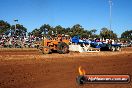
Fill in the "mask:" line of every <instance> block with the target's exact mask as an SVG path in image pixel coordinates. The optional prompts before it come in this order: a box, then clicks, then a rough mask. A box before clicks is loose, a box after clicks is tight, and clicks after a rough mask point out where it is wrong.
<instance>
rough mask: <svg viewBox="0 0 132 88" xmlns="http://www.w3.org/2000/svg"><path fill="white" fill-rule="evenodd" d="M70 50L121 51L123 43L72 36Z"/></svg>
mask: <svg viewBox="0 0 132 88" xmlns="http://www.w3.org/2000/svg"><path fill="white" fill-rule="evenodd" d="M69 50H70V51H78V52H100V51H106V50H107V51H121V44H117V43H114V44H112V43H104V42H101V41H99V42H97V41H95V40H88V39H80V37H79V36H74V37H73V38H71V44H70V45H69Z"/></svg>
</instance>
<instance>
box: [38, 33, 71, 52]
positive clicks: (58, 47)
mask: <svg viewBox="0 0 132 88" xmlns="http://www.w3.org/2000/svg"><path fill="white" fill-rule="evenodd" d="M68 45H69V38H68V37H65V36H62V35H57V37H51V36H49V37H44V39H43V41H42V45H41V47H40V49H41V51H42V52H43V54H49V53H52V51H57V52H58V53H59V54H65V53H68V52H69V46H68Z"/></svg>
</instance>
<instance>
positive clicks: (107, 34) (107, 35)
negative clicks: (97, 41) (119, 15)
mask: <svg viewBox="0 0 132 88" xmlns="http://www.w3.org/2000/svg"><path fill="white" fill-rule="evenodd" d="M100 36H101V37H102V38H105V39H115V38H117V34H116V33H114V32H113V31H112V30H109V29H107V28H102V29H101V32H100Z"/></svg>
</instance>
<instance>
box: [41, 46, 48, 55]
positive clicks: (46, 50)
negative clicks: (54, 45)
mask: <svg viewBox="0 0 132 88" xmlns="http://www.w3.org/2000/svg"><path fill="white" fill-rule="evenodd" d="M42 52H43V54H49V53H50V48H49V47H48V46H44V47H43V49H42Z"/></svg>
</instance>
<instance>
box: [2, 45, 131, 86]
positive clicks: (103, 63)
mask: <svg viewBox="0 0 132 88" xmlns="http://www.w3.org/2000/svg"><path fill="white" fill-rule="evenodd" d="M79 66H82V67H83V68H84V69H85V70H86V73H87V74H129V75H130V76H131V77H132V48H125V49H123V50H122V51H121V52H100V53H73V52H72V53H69V54H57V53H55V54H49V55H42V54H41V53H40V52H39V51H38V50H12V51H10V50H2V51H0V88H132V82H130V83H129V84H86V85H83V86H79V85H77V83H76V77H77V76H78V75H79V72H78V67H79Z"/></svg>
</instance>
